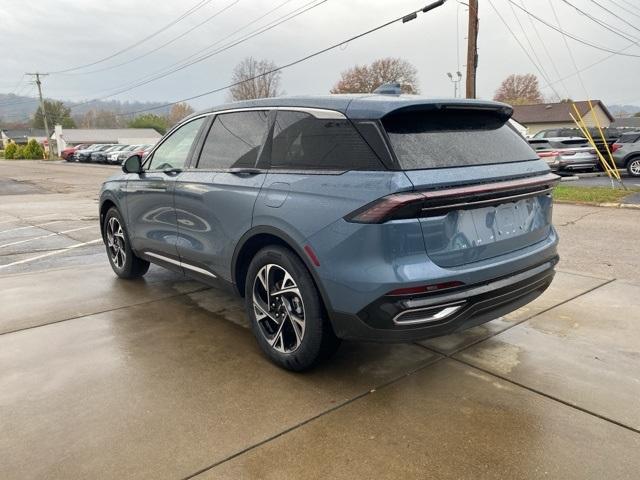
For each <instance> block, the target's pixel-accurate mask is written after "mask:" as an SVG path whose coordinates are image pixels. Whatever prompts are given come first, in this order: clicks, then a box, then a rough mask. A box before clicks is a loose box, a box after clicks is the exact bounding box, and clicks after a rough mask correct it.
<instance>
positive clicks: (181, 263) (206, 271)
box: [144, 252, 218, 278]
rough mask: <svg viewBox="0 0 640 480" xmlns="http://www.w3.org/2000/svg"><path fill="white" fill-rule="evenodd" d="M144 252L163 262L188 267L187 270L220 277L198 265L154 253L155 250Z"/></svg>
mask: <svg viewBox="0 0 640 480" xmlns="http://www.w3.org/2000/svg"><path fill="white" fill-rule="evenodd" d="M144 254H145V255H148V256H149V257H153V258H157V259H159V260H162V261H163V262H168V263H172V264H174V265H177V266H179V267H183V268H186V269H187V270H191V271H193V272H197V273H201V274H202V275H207V276H209V277H212V278H218V277H217V275H215V274H213V273H211V272H210V271H209V270H205V269H204V268H200V267H196V266H194V265H191V264H189V263H185V262H181V261H180V260H174V259H173V258H169V257H165V256H164V255H160V254H158V253H153V252H144Z"/></svg>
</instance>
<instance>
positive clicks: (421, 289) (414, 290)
mask: <svg viewBox="0 0 640 480" xmlns="http://www.w3.org/2000/svg"><path fill="white" fill-rule="evenodd" d="M462 285H464V282H459V281H458V280H452V281H450V282H443V283H436V284H433V285H420V286H417V287H405V288H397V289H395V290H392V291H390V292H389V293H387V296H389V297H401V296H406V295H420V294H421V293H430V292H435V291H437V290H447V289H449V288H455V287H461V286H462Z"/></svg>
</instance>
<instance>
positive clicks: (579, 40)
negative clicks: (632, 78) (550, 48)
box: [507, 0, 640, 58]
mask: <svg viewBox="0 0 640 480" xmlns="http://www.w3.org/2000/svg"><path fill="white" fill-rule="evenodd" d="M507 1H508V2H509V3H511V4H512V5H514V6H515V7H516V8H519V9H520V10H522V11H523V12H525V13H526V14H527V15H530V16H531V17H533V18H535V19H536V20H537V21H539V22H540V23H542V24H544V25H546V26H547V27H549V28H551V29H552V30H555V31H556V32H558V33H560V34H562V35H563V36H564V37H569V38H571V39H573V40H575V41H576V42H578V43H582V44H583V45H587V46H589V47H592V48H595V49H597V50H602V51H603V52H609V53H615V54H617V55H622V56H624V57H635V58H640V55H637V54H633V53H621V50H618V51H616V50H611V49H610V48H607V47H603V46H600V45H596V44H593V43H591V42H587V41H586V40H583V39H581V38H579V37H576V36H575V35H573V34H571V33H568V32H567V31H566V30H563V29H561V28H558V27H556V26H554V25H551V24H550V23H548V22H546V21H545V20H543V19H541V18H540V17H538V16H537V15H534V14H533V13H531V12H530V11H529V10H527V9H525V8H524V7H521V6H520V5H517V4H516V3H514V2H513V0H507Z"/></svg>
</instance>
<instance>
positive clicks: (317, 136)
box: [271, 110, 382, 170]
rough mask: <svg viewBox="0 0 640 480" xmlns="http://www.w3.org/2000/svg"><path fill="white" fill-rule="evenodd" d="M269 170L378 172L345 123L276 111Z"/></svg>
mask: <svg viewBox="0 0 640 480" xmlns="http://www.w3.org/2000/svg"><path fill="white" fill-rule="evenodd" d="M271 168H280V169H289V170H380V169H381V168H382V167H381V163H380V160H378V157H376V155H375V154H374V153H373V151H372V150H371V148H370V147H369V145H367V143H366V142H365V141H364V140H363V139H362V137H361V136H360V134H359V133H358V132H357V131H356V130H355V128H354V127H353V125H352V124H351V122H349V121H348V120H346V119H320V118H316V117H314V116H312V115H310V114H308V113H304V112H291V111H282V110H281V111H278V112H277V114H276V120H275V125H274V129H273V144H272V148H271Z"/></svg>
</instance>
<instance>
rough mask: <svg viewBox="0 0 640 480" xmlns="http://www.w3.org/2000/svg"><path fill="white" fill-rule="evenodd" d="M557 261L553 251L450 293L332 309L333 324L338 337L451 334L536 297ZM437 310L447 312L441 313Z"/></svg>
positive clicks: (401, 339) (399, 339) (389, 339)
mask: <svg viewBox="0 0 640 480" xmlns="http://www.w3.org/2000/svg"><path fill="white" fill-rule="evenodd" d="M557 262H558V257H555V258H553V259H552V260H550V261H547V262H545V263H543V264H541V265H538V266H536V267H533V268H530V269H527V270H525V271H521V272H518V273H515V274H513V275H510V276H508V277H503V278H499V279H495V280H493V281H490V282H486V283H483V284H479V285H470V286H467V287H464V288H462V289H455V290H451V291H449V292H446V293H440V294H428V295H423V296H420V297H406V298H397V297H382V298H379V299H378V300H376V301H375V302H373V303H371V304H370V305H368V306H367V307H365V308H364V309H362V310H361V311H360V312H358V314H356V315H347V314H341V313H333V314H331V320H332V324H333V327H334V330H335V331H336V334H337V335H338V336H339V337H341V338H345V339H357V340H365V341H377V342H412V341H416V340H424V339H427V338H432V337H438V336H441V335H448V334H450V333H454V332H457V331H460V330H464V329H467V328H470V327H473V326H476V325H480V324H482V323H485V322H488V321H490V320H493V319H495V318H498V317H500V316H502V315H506V314H507V313H509V312H512V311H514V310H516V309H518V308H520V307H522V306H523V305H526V304H527V303H529V302H531V301H532V300H534V299H535V298H536V297H538V296H539V295H540V294H542V293H543V292H544V291H545V290H546V289H547V288H548V287H549V285H550V284H551V281H552V280H553V277H554V275H555V270H554V267H555V265H556V263H557ZM443 312H444V313H443ZM448 312H450V313H448ZM439 314H445V316H442V317H440V318H438V315H439Z"/></svg>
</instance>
